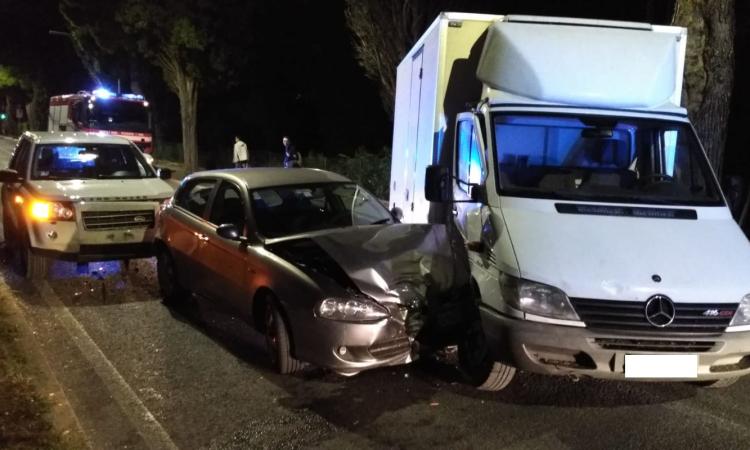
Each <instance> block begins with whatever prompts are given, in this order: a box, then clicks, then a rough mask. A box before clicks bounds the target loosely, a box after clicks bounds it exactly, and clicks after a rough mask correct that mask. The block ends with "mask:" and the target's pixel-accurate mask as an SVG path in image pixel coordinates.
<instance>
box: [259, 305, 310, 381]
mask: <svg viewBox="0 0 750 450" xmlns="http://www.w3.org/2000/svg"><path fill="white" fill-rule="evenodd" d="M264 320H265V321H264V324H265V326H264V334H265V338H266V349H267V351H268V356H269V357H270V359H271V365H272V366H273V367H274V368H275V369H276V371H277V372H279V373H280V374H282V375H287V374H292V373H295V372H299V371H300V370H301V369H302V363H301V362H300V361H298V360H296V359H294V358H293V357H292V353H291V339H290V335H289V331H288V329H287V325H286V322H285V321H284V317H283V316H282V315H281V312H280V311H279V309H278V307H277V306H276V305H275V303H274V301H273V300H271V299H269V300H268V301H267V302H266V310H265V317H264Z"/></svg>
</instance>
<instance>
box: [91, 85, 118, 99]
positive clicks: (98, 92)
mask: <svg viewBox="0 0 750 450" xmlns="http://www.w3.org/2000/svg"><path fill="white" fill-rule="evenodd" d="M92 93H93V94H94V95H95V96H97V97H99V98H101V99H108V98H110V97H114V96H115V94H114V93H113V92H110V91H108V90H107V89H104V88H99V89H94V92H92Z"/></svg>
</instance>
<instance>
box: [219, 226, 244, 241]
mask: <svg viewBox="0 0 750 450" xmlns="http://www.w3.org/2000/svg"><path fill="white" fill-rule="evenodd" d="M216 234H218V235H219V237H221V238H224V239H228V240H230V241H237V242H245V241H247V238H246V237H245V236H242V234H241V233H240V230H239V228H237V225H234V224H231V223H224V224H221V225H219V227H218V228H216Z"/></svg>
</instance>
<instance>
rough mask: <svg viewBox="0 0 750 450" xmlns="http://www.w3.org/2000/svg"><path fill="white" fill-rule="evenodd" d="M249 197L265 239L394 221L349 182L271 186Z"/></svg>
mask: <svg viewBox="0 0 750 450" xmlns="http://www.w3.org/2000/svg"><path fill="white" fill-rule="evenodd" d="M250 196H251V198H252V204H253V215H254V217H255V222H256V224H257V226H258V231H259V232H260V234H261V235H262V236H264V237H266V238H277V237H282V236H290V235H293V234H299V233H306V232H310V231H317V230H324V229H328V228H339V227H351V226H357V225H381V224H389V223H394V220H393V218H392V217H391V214H390V213H389V212H388V210H387V209H385V207H384V206H383V205H382V204H380V202H379V201H378V199H376V198H375V197H374V196H373V195H372V194H370V193H369V192H367V191H365V190H364V189H362V188H361V187H359V186H357V185H356V184H353V183H329V184H314V185H296V186H280V187H271V188H265V189H256V190H254V191H251V193H250Z"/></svg>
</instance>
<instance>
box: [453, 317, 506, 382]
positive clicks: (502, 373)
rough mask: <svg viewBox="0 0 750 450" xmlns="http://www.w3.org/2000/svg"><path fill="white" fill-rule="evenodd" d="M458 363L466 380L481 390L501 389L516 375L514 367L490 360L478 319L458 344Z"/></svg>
mask: <svg viewBox="0 0 750 450" xmlns="http://www.w3.org/2000/svg"><path fill="white" fill-rule="evenodd" d="M458 364H459V368H460V370H461V372H462V373H463V374H464V377H466V379H467V381H468V382H469V383H471V384H472V385H473V386H475V387H476V388H477V389H480V390H482V391H501V390H503V389H505V388H506V387H507V386H508V385H509V384H510V382H511V381H513V377H514V376H515V375H516V368H515V367H513V366H509V365H507V364H503V363H501V362H497V361H493V360H492V357H491V356H490V352H489V349H488V347H487V339H486V338H485V336H484V331H483V330H482V323H481V321H480V320H479V319H476V320H475V321H474V322H473V323H472V324H471V325H470V326H469V327H468V329H467V330H466V333H465V334H464V336H463V338H462V339H461V342H460V343H459V344H458Z"/></svg>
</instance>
